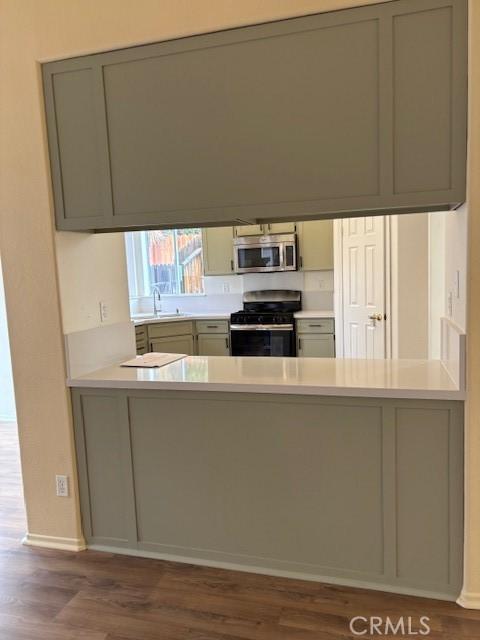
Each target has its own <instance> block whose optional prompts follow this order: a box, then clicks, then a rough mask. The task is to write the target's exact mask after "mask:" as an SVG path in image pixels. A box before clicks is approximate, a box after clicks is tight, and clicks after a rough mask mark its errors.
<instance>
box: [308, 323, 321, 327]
mask: <svg viewBox="0 0 480 640" xmlns="http://www.w3.org/2000/svg"><path fill="white" fill-rule="evenodd" d="M308 326H309V327H323V324H309V325H308Z"/></svg>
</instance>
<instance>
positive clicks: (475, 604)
mask: <svg viewBox="0 0 480 640" xmlns="http://www.w3.org/2000/svg"><path fill="white" fill-rule="evenodd" d="M457 604H459V605H460V606H461V607H463V608H464V609H480V593H468V592H467V591H462V593H461V594H460V597H459V598H458V600H457Z"/></svg>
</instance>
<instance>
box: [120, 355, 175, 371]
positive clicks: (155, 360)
mask: <svg viewBox="0 0 480 640" xmlns="http://www.w3.org/2000/svg"><path fill="white" fill-rule="evenodd" d="M186 357H187V354H186V353H156V352H152V353H145V354H144V355H143V356H137V357H136V358H132V360H127V361H126V362H122V364H121V365H120V366H121V367H139V368H142V369H145V368H146V369H153V368H158V367H164V366H165V365H166V364H170V363H171V362H175V361H176V360H181V359H182V358H186Z"/></svg>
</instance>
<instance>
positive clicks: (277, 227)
mask: <svg viewBox="0 0 480 640" xmlns="http://www.w3.org/2000/svg"><path fill="white" fill-rule="evenodd" d="M263 226H264V229H265V233H295V231H296V228H297V225H296V223H295V222H271V223H268V224H264V225H263Z"/></svg>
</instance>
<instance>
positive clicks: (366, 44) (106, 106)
mask: <svg viewBox="0 0 480 640" xmlns="http://www.w3.org/2000/svg"><path fill="white" fill-rule="evenodd" d="M466 9H467V3H466V1H465V0H429V1H428V2H427V3H426V2H425V0H395V1H393V2H387V3H383V4H375V5H371V6H364V7H357V8H353V9H346V10H341V11H335V12H329V13H320V14H315V15H308V16H303V17H298V18H291V19H288V20H282V21H277V22H269V23H265V24H259V25H253V26H248V27H242V28H235V29H230V30H226V31H220V32H215V33H208V34H203V35H193V36H191V37H186V38H180V39H177V40H170V41H167V42H159V43H156V44H149V45H146V46H138V47H133V48H128V49H123V50H117V51H110V52H107V53H99V54H94V55H89V56H82V57H79V58H70V59H68V60H59V61H55V62H50V63H46V64H44V65H42V67H43V81H44V92H45V101H46V115H47V125H48V139H49V148H50V159H51V169H52V179H53V188H54V202H55V212H56V224H57V228H58V229H63V230H90V231H114V230H133V229H141V228H150V229H151V228H180V227H189V226H190V227H192V226H194V227H207V226H227V225H238V224H239V221H241V223H245V222H247V223H252V224H256V223H259V222H268V221H276V222H281V221H283V220H308V219H318V218H322V217H325V218H332V217H346V216H360V215H372V214H385V213H407V212H415V211H417V212H419V211H420V212H425V211H436V210H447V209H454V208H456V207H457V206H458V205H459V204H460V203H462V202H463V201H464V200H465V183H466V180H465V174H466V170H465V167H466V115H467V12H466Z"/></svg>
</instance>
